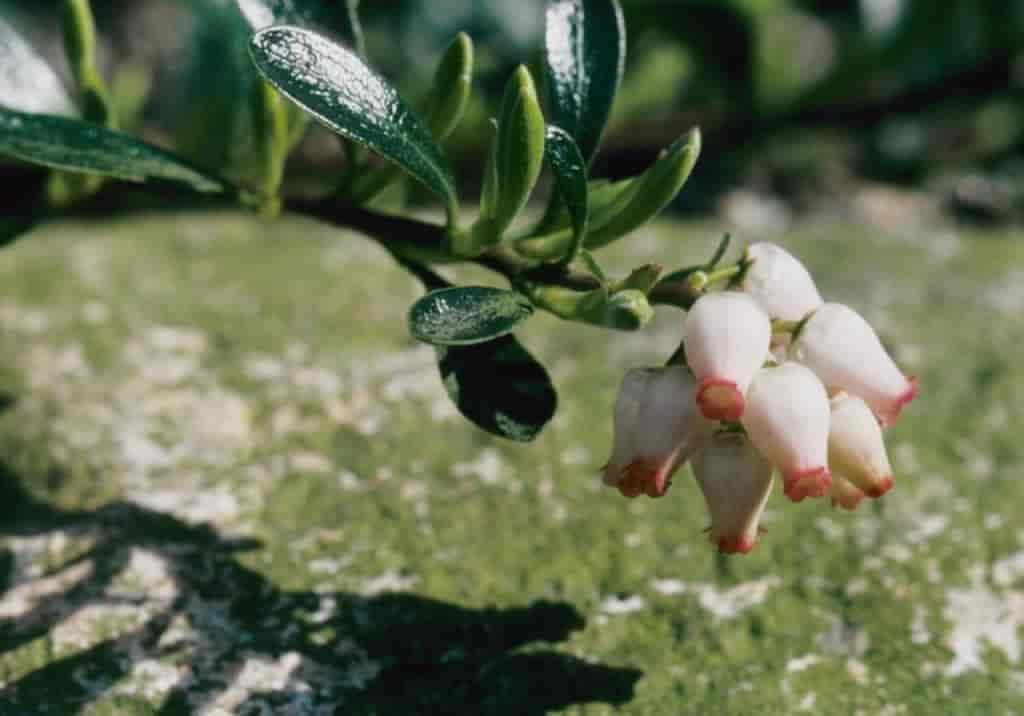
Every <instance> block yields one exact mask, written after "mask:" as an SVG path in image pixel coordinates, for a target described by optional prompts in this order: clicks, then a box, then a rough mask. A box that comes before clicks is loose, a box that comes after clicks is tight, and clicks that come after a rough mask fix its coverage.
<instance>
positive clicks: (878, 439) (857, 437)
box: [828, 393, 892, 497]
mask: <svg viewBox="0 0 1024 716" xmlns="http://www.w3.org/2000/svg"><path fill="white" fill-rule="evenodd" d="M831 407H832V417H831V424H830V428H829V435H828V461H829V465H830V466H831V468H832V472H833V473H834V474H835V475H841V476H842V477H844V478H846V479H847V480H849V481H850V482H851V483H853V484H854V485H855V486H856V487H857V488H859V489H860V490H862V491H863V492H864V494H866V495H867V496H868V497H881V496H882V495H884V494H885V493H886V492H888V491H889V490H890V489H891V488H892V467H890V465H889V456H888V454H887V453H886V451H885V441H884V439H883V438H882V428H881V427H880V426H879V424H878V420H877V418H875V415H874V413H872V412H871V408H869V407H868V406H867V404H866V403H865V402H864V401H863V400H861V399H860V398H857V397H855V396H852V395H848V394H847V393H839V394H838V395H836V396H835V397H833V398H832V401H831Z"/></svg>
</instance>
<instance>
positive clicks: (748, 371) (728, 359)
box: [683, 291, 772, 421]
mask: <svg viewBox="0 0 1024 716" xmlns="http://www.w3.org/2000/svg"><path fill="white" fill-rule="evenodd" d="M683 330H684V337H683V342H684V344H685V346H686V360H687V362H688V363H689V364H690V368H692V369H693V373H694V375H695V376H696V377H697V380H698V381H699V383H700V385H699V389H698V392H697V402H698V403H699V404H700V409H701V411H702V412H703V413H704V417H706V418H708V419H709V420H732V421H736V420H739V419H740V416H741V415H743V407H744V395H745V394H746V392H747V386H749V385H750V379H751V377H752V376H753V375H754V372H755V371H756V370H757V369H758V368H760V367H761V366H762V365H763V364H764V362H765V360H766V359H767V358H768V355H769V354H768V350H769V345H770V343H771V334H772V328H771V321H770V320H769V319H768V314H766V313H765V312H764V311H762V310H761V309H760V308H759V307H758V305H757V304H756V303H755V302H754V299H752V298H751V297H750V296H747V295H746V294H744V293H738V292H735V291H723V292H718V293H709V294H706V295H704V296H701V297H700V298H699V299H697V302H696V303H694V304H693V308H691V309H690V312H689V314H687V316H686V323H685V325H684V329H683Z"/></svg>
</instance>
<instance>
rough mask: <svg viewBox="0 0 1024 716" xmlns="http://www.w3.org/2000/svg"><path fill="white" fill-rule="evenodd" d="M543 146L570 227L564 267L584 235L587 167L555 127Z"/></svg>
mask: <svg viewBox="0 0 1024 716" xmlns="http://www.w3.org/2000/svg"><path fill="white" fill-rule="evenodd" d="M544 146H545V156H546V157H547V159H548V164H549V165H550V166H551V171H552V172H553V174H554V176H555V190H556V191H557V192H558V195H559V197H560V199H561V202H562V204H563V205H564V206H565V207H566V209H567V211H568V213H569V220H570V221H571V223H572V235H573V241H572V245H571V246H570V248H569V251H568V252H567V253H566V255H565V259H564V261H565V262H566V263H568V262H570V261H572V260H573V259H574V258H576V255H577V254H578V253H579V251H580V248H581V247H582V246H583V239H584V238H585V237H586V235H587V219H588V215H589V207H588V194H587V163H586V161H585V160H584V159H583V155H582V154H581V153H580V150H579V147H577V146H576V142H574V141H573V138H572V137H570V136H569V134H568V133H567V132H566V131H565V130H563V129H559V128H558V127H548V129H547V134H546V136H545V144H544Z"/></svg>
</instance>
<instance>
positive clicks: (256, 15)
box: [235, 0, 366, 56]
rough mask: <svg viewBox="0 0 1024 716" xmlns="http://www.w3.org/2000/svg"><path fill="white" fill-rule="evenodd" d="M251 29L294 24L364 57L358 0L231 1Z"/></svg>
mask: <svg viewBox="0 0 1024 716" xmlns="http://www.w3.org/2000/svg"><path fill="white" fill-rule="evenodd" d="M235 2H237V3H238V9H239V10H241V11H242V15H244V16H245V20H246V22H248V23H249V25H250V27H252V29H253V30H262V29H264V28H267V27H270V26H271V25H295V26H297V27H304V28H306V29H307V30H313V31H315V32H319V33H320V34H322V35H326V36H327V37H330V38H332V39H335V40H338V41H339V42H342V43H344V44H345V45H346V46H347V47H350V48H352V49H353V50H355V51H356V52H358V53H359V54H360V55H363V56H365V54H366V52H365V48H364V46H363V31H362V28H361V27H360V25H359V16H358V14H357V10H358V7H359V0H235Z"/></svg>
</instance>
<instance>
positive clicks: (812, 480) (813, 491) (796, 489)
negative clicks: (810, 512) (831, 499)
mask: <svg viewBox="0 0 1024 716" xmlns="http://www.w3.org/2000/svg"><path fill="white" fill-rule="evenodd" d="M783 478H784V482H785V485H784V488H783V492H785V494H786V497H788V498H789V499H790V500H792V501H793V502H800V501H802V500H803V499H804V498H805V497H822V496H824V495H825V493H826V492H828V489H829V488H830V487H832V474H831V473H830V472H829V471H828V468H827V467H825V466H824V465H821V466H819V467H809V468H806V469H804V470H795V471H793V472H789V473H786V474H785V475H783Z"/></svg>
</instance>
